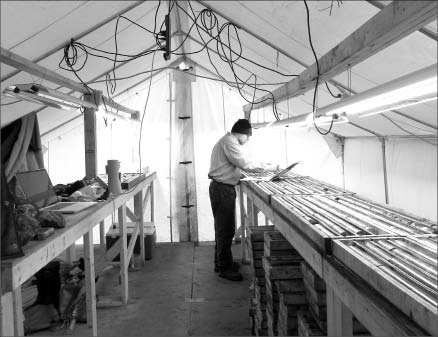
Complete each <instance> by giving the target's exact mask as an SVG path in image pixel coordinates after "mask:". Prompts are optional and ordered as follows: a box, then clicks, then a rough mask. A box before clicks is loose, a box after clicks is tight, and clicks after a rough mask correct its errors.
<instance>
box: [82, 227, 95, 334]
mask: <svg viewBox="0 0 438 337" xmlns="http://www.w3.org/2000/svg"><path fill="white" fill-rule="evenodd" d="M84 257H85V259H84V260H85V261H84V262H85V265H84V267H85V287H86V288H85V289H86V303H87V324H88V326H89V327H92V328H93V336H97V314H96V283H95V281H94V279H95V275H94V245H93V230H92V229H91V230H90V231H89V232H88V233H87V234H85V235H84Z"/></svg>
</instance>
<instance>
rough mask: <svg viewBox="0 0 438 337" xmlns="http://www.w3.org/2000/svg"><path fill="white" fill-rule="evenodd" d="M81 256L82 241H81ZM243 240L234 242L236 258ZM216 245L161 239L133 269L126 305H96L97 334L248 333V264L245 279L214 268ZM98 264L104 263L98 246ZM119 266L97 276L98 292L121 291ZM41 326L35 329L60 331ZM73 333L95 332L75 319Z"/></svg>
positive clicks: (176, 334)
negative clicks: (226, 276) (143, 262)
mask: <svg viewBox="0 0 438 337" xmlns="http://www.w3.org/2000/svg"><path fill="white" fill-rule="evenodd" d="M78 248H79V250H78V256H80V255H81V254H80V246H79V247H78ZM240 249H241V248H240V245H235V246H233V252H234V256H235V259H236V260H237V259H238V258H239V257H240V256H241V254H240V252H241V250H240ZM213 251H214V247H213V246H212V245H199V246H195V245H194V244H193V243H173V244H158V245H157V246H156V247H155V250H154V252H153V258H152V260H150V261H146V265H145V267H144V268H141V269H138V270H134V271H130V272H129V302H128V305H126V306H122V307H114V308H99V309H98V310H97V321H98V335H99V336H164V335H165V336H212V335H214V336H221V335H222V336H227V335H233V336H246V335H251V329H250V323H249V315H248V309H249V300H248V298H249V295H248V294H249V290H248V287H249V266H242V267H241V271H242V273H243V274H244V281H243V282H232V281H228V280H225V279H222V278H220V277H219V276H218V275H217V274H216V273H214V272H213ZM95 252H96V253H95V254H96V266H97V270H101V269H102V266H103V257H102V252H101V251H100V249H99V248H98V247H97V246H96V250H95ZM118 274H119V268H117V267H115V268H112V269H111V270H109V271H106V272H105V273H104V274H103V275H104V276H103V278H102V279H101V280H100V281H99V282H98V286H97V289H96V293H97V295H98V296H101V295H111V296H118V295H119V294H120V286H119V284H118V278H119V277H118ZM57 334H61V332H57V333H54V332H49V331H47V330H46V331H43V332H40V333H36V334H34V335H52V336H53V335H57ZM73 335H77V336H79V335H80V336H83V335H91V329H90V328H88V327H87V325H86V324H77V325H76V327H75V330H74V333H73Z"/></svg>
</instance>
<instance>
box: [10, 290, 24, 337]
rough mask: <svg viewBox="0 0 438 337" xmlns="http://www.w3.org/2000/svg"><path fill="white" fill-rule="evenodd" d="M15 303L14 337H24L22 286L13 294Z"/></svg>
mask: <svg viewBox="0 0 438 337" xmlns="http://www.w3.org/2000/svg"><path fill="white" fill-rule="evenodd" d="M12 295H13V303H14V336H24V327H23V321H24V317H23V301H22V298H21V286H20V287H17V288H16V289H15V290H14V291H13V292H12Z"/></svg>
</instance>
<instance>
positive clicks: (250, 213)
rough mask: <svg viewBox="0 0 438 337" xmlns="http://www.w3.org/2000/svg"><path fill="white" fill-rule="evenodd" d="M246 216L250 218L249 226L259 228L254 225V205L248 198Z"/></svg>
mask: <svg viewBox="0 0 438 337" xmlns="http://www.w3.org/2000/svg"><path fill="white" fill-rule="evenodd" d="M246 215H247V217H248V226H257V224H255V223H254V219H255V218H254V203H253V202H252V200H251V199H250V198H249V197H248V196H247V197H246Z"/></svg>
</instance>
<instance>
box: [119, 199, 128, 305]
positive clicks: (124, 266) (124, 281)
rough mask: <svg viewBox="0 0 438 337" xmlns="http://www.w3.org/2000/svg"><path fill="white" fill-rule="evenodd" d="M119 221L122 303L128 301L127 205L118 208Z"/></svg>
mask: <svg viewBox="0 0 438 337" xmlns="http://www.w3.org/2000/svg"><path fill="white" fill-rule="evenodd" d="M118 221H119V236H120V239H119V240H121V241H120V242H121V247H120V277H121V291H122V303H123V304H127V303H128V261H127V248H128V247H127V241H128V240H127V236H126V205H125V204H123V205H122V206H120V207H119V209H118Z"/></svg>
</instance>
